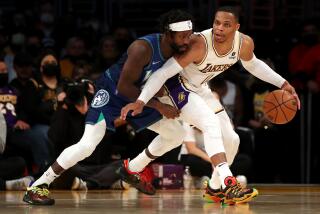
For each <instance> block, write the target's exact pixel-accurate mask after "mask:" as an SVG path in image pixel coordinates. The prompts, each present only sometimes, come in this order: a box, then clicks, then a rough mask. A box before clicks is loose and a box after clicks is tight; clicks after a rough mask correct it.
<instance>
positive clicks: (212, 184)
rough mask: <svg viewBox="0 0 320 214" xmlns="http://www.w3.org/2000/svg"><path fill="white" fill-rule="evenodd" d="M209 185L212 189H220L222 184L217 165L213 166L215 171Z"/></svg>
mask: <svg viewBox="0 0 320 214" xmlns="http://www.w3.org/2000/svg"><path fill="white" fill-rule="evenodd" d="M209 186H210V188H211V189H220V186H221V183H220V179H219V174H218V170H217V169H216V168H215V167H214V168H213V172H212V175H211V178H210V181H209Z"/></svg>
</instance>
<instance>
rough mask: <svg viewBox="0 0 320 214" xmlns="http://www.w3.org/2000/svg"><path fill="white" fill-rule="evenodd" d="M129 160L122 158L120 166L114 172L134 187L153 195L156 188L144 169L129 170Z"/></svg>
mask: <svg viewBox="0 0 320 214" xmlns="http://www.w3.org/2000/svg"><path fill="white" fill-rule="evenodd" d="M128 166H129V160H128V159H127V160H124V161H123V163H122V166H121V167H120V168H119V169H117V170H116V173H117V174H118V175H120V178H121V179H122V180H123V181H124V182H126V183H128V184H130V185H131V186H133V187H135V188H136V189H137V190H139V191H140V192H142V193H145V194H147V195H154V194H155V193H156V189H155V188H154V186H153V185H152V184H151V181H148V178H147V176H146V175H144V171H142V172H131V171H130V170H129V168H128Z"/></svg>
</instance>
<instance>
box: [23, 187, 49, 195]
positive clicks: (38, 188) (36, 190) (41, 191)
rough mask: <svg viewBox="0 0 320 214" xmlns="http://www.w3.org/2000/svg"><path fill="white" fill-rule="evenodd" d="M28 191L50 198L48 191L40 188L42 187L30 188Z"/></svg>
mask: <svg viewBox="0 0 320 214" xmlns="http://www.w3.org/2000/svg"><path fill="white" fill-rule="evenodd" d="M28 190H31V191H32V192H33V193H36V194H38V195H40V196H48V195H49V193H50V192H49V190H48V189H46V188H40V187H31V188H28Z"/></svg>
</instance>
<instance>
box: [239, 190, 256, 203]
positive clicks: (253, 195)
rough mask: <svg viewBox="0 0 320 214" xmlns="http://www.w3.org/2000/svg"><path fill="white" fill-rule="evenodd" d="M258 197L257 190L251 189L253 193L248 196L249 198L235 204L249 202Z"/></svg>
mask: <svg viewBox="0 0 320 214" xmlns="http://www.w3.org/2000/svg"><path fill="white" fill-rule="evenodd" d="M258 195H259V192H258V190H257V189H254V188H253V193H252V194H250V196H249V197H248V198H246V199H244V200H242V201H237V202H236V204H243V203H247V202H249V201H251V200H252V199H254V198H255V197H257V196H258Z"/></svg>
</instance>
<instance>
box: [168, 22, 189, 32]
mask: <svg viewBox="0 0 320 214" xmlns="http://www.w3.org/2000/svg"><path fill="white" fill-rule="evenodd" d="M169 29H170V30H172V31H187V30H192V22H191V20H188V21H182V22H175V23H172V24H169Z"/></svg>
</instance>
